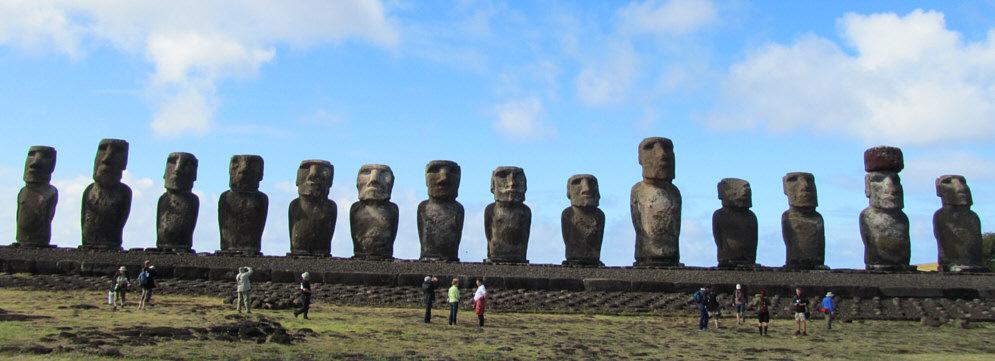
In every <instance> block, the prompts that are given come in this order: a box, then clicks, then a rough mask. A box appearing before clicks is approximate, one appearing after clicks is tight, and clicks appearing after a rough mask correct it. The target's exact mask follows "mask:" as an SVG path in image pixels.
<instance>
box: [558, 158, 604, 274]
mask: <svg viewBox="0 0 995 361" xmlns="http://www.w3.org/2000/svg"><path fill="white" fill-rule="evenodd" d="M567 198H568V199H570V207H567V208H566V209H564V210H563V213H562V214H561V215H560V228H561V230H562V233H563V243H564V245H565V246H566V260H565V261H563V264H564V265H583V266H604V265H605V264H604V263H602V262H601V243H602V241H603V240H604V236H605V212H602V211H601V209H599V208H598V205H599V203H600V202H601V192H600V189H599V187H598V178H596V177H594V176H593V175H590V174H578V175H574V176H572V177H570V179H568V180H567Z"/></svg>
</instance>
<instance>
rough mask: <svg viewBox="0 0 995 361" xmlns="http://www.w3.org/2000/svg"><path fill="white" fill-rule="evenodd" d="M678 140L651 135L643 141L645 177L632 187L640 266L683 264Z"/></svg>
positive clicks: (633, 213)
mask: <svg viewBox="0 0 995 361" xmlns="http://www.w3.org/2000/svg"><path fill="white" fill-rule="evenodd" d="M674 164H675V156H674V143H673V142H672V141H671V140H670V139H667V138H661V137H651V138H646V139H643V141H642V142H640V143H639V165H640V166H642V168H643V180H642V181H640V182H639V183H636V184H635V185H634V186H632V193H631V196H630V201H629V205H630V209H631V211H632V226H633V227H634V228H635V229H636V252H635V254H636V262H635V263H634V265H635V266H637V267H681V266H683V264H681V263H680V259H681V255H680V245H679V239H680V234H681V191H680V190H678V189H677V187H675V186H674V184H673V183H672V182H673V180H674Z"/></svg>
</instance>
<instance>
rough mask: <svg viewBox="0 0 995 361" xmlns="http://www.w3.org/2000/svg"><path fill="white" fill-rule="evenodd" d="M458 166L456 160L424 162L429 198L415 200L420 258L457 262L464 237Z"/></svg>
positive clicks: (423, 259)
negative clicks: (416, 203) (459, 197)
mask: <svg viewBox="0 0 995 361" xmlns="http://www.w3.org/2000/svg"><path fill="white" fill-rule="evenodd" d="M459 183H460V167H459V164H456V162H453V161H448V160H433V161H431V162H428V165H427V166H425V185H426V186H428V199H427V200H424V201H422V202H421V203H420V204H418V239H419V240H420V241H421V257H420V260H422V261H446V262H459V255H458V252H459V244H460V239H461V238H462V237H463V205H462V204H460V203H459V202H457V201H456V196H457V195H458V193H459Z"/></svg>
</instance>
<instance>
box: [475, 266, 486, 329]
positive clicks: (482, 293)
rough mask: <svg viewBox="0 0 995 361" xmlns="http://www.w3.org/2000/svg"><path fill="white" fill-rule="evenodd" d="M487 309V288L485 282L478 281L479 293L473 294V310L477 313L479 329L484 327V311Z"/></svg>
mask: <svg viewBox="0 0 995 361" xmlns="http://www.w3.org/2000/svg"><path fill="white" fill-rule="evenodd" d="M486 307H487V288H486V287H484V281H483V280H481V279H479V278H478V279H477V291H476V292H474V293H473V310H474V311H475V312H476V313H477V321H479V325H478V326H479V327H484V309H485V308H486Z"/></svg>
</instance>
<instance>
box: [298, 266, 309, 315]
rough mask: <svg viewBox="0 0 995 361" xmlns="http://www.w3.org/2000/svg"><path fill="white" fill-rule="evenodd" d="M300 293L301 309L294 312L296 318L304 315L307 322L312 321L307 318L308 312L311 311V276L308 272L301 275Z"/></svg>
mask: <svg viewBox="0 0 995 361" xmlns="http://www.w3.org/2000/svg"><path fill="white" fill-rule="evenodd" d="M300 291H301V294H300V296H298V297H300V300H301V308H298V309H296V310H294V318H297V315H304V319H305V320H310V318H307V313H308V311H310V310H311V274H310V273H307V272H304V273H301V289H300Z"/></svg>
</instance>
